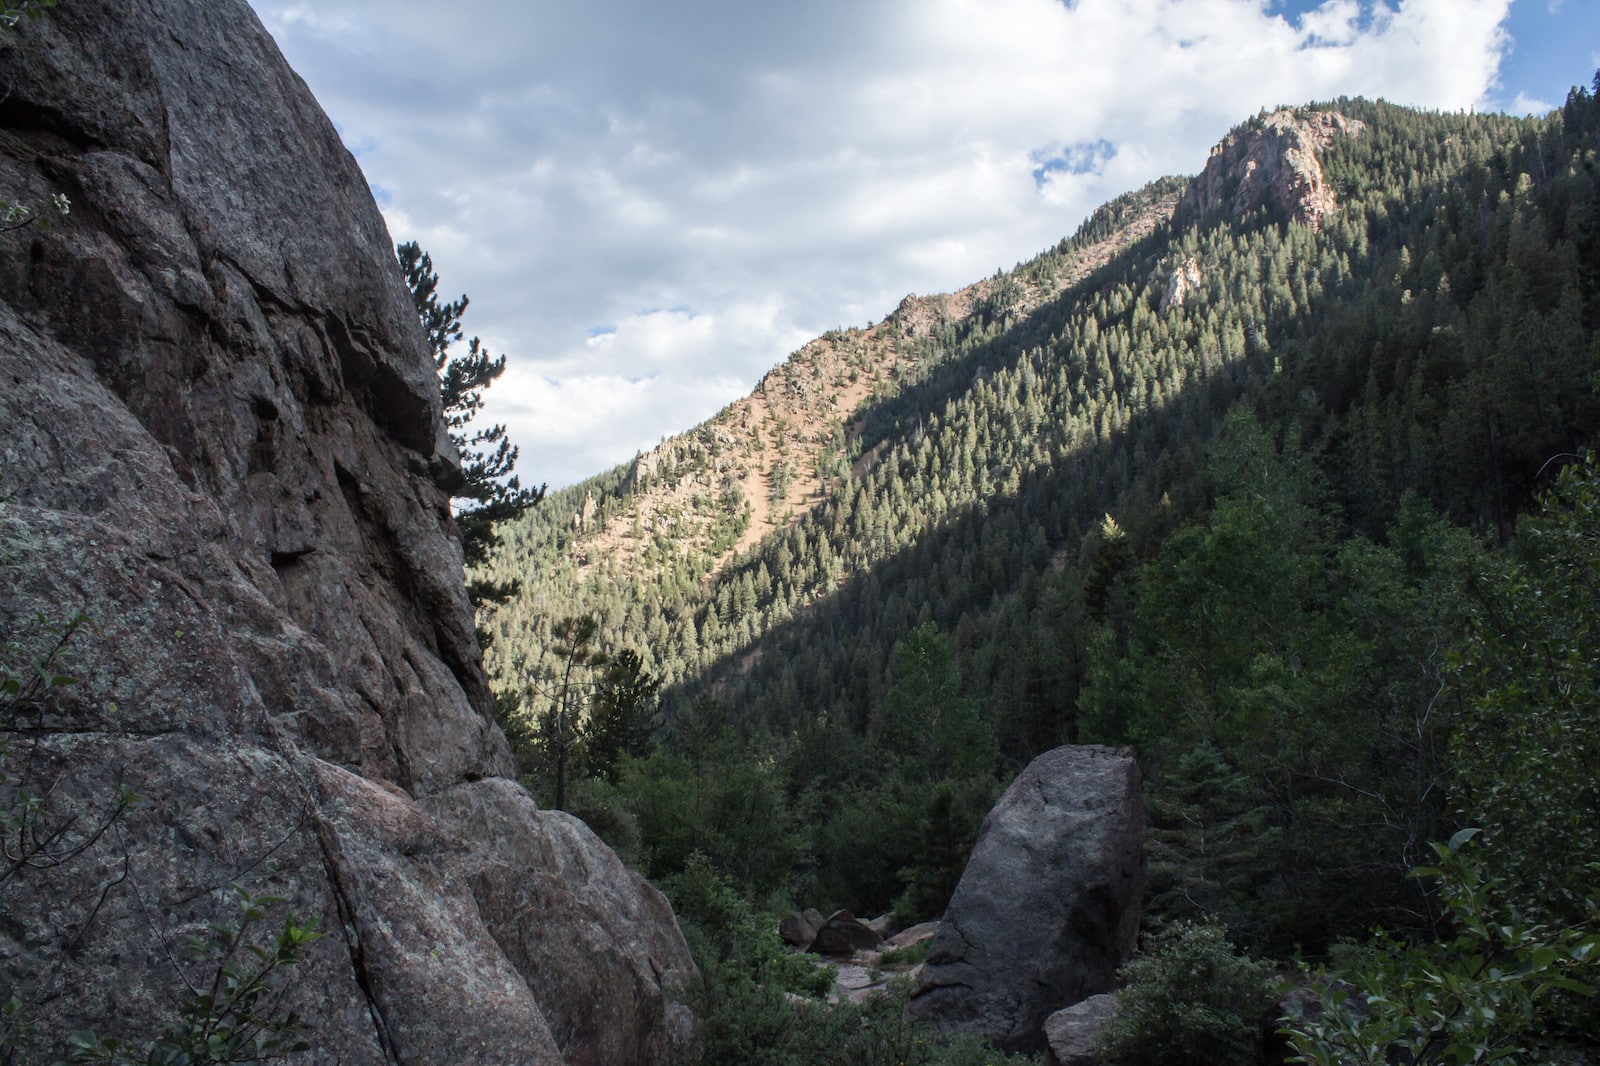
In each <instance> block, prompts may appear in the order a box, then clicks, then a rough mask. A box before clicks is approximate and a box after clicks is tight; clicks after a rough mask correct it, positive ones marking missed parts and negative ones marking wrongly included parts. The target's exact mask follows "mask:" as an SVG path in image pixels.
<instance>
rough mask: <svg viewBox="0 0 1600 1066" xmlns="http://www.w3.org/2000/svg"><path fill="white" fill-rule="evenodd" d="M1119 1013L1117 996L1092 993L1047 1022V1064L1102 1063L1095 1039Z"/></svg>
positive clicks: (1092, 1065)
mask: <svg viewBox="0 0 1600 1066" xmlns="http://www.w3.org/2000/svg"><path fill="white" fill-rule="evenodd" d="M1116 1016H1117V997H1116V995H1115V994H1113V993H1110V992H1105V993H1102V994H1100V995H1098V996H1090V997H1089V998H1088V999H1086V1000H1084V1001H1083V1002H1081V1003H1074V1004H1073V1005H1072V1006H1070V1007H1067V1008H1066V1009H1065V1010H1058V1011H1056V1012H1055V1013H1054V1014H1052V1015H1050V1017H1048V1018H1046V1019H1045V1022H1044V1036H1045V1041H1046V1045H1045V1051H1044V1066H1100V1060H1099V1059H1097V1058H1096V1057H1095V1054H1094V1046H1095V1042H1096V1041H1098V1040H1099V1038H1100V1031H1101V1030H1102V1029H1104V1028H1105V1027H1106V1025H1107V1023H1109V1022H1110V1021H1111V1019H1113V1018H1115V1017H1116Z"/></svg>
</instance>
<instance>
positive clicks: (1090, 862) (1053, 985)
mask: <svg viewBox="0 0 1600 1066" xmlns="http://www.w3.org/2000/svg"><path fill="white" fill-rule="evenodd" d="M1144 875H1145V855H1144V801H1143V797H1142V794H1141V790H1140V779H1139V767H1138V763H1137V762H1136V761H1135V760H1134V757H1133V755H1132V753H1131V752H1130V751H1126V750H1124V751H1118V750H1116V749H1113V748H1106V747H1099V746H1084V747H1063V748H1056V749H1055V750H1053V751H1049V752H1046V753H1045V754H1043V755H1041V756H1039V757H1038V758H1037V759H1035V760H1034V761H1033V762H1032V763H1030V764H1029V765H1028V767H1027V769H1025V770H1023V772H1022V773H1021V774H1020V775H1019V776H1018V777H1017V779H1016V780H1015V781H1014V782H1012V784H1011V787H1010V788H1008V789H1006V792H1005V794H1004V795H1003V796H1001V797H1000V800H999V802H998V803H996V804H995V807H994V809H993V810H991V811H990V812H989V814H988V816H987V817H986V818H985V819H984V821H983V826H982V828H981V829H980V830H979V833H978V841H977V844H976V845H975V846H974V847H973V850H972V858H971V859H970V860H969V861H968V863H967V867H966V869H965V871H963V873H962V875H961V881H960V883H959V884H957V886H956V891H955V894H954V896H953V897H952V898H951V900H950V905H949V907H948V908H947V909H946V911H945V915H944V918H943V920H942V921H941V923H940V927H939V931H938V933H937V934H935V936H934V940H933V944H932V946H931V948H930V949H929V952H928V960H927V962H926V963H924V964H923V967H922V970H921V972H920V974H919V975H918V979H917V984H916V987H915V988H914V989H913V991H912V996H911V1003H910V1011H911V1013H912V1015H913V1016H914V1017H916V1018H918V1019H919V1020H922V1021H924V1022H928V1023H931V1024H933V1025H935V1026H937V1027H939V1028H941V1029H945V1030H964V1031H968V1032H973V1033H976V1034H979V1035H981V1036H983V1037H984V1038H985V1039H988V1040H989V1041H991V1042H992V1043H994V1044H995V1045H996V1046H998V1047H1000V1048H1002V1049H1003V1050H1007V1051H1023V1052H1029V1053H1034V1052H1038V1051H1040V1050H1042V1049H1043V1047H1044V1021H1045V1019H1046V1018H1047V1017H1049V1015H1050V1014H1051V1013H1053V1012H1055V1011H1057V1010H1060V1009H1061V1008H1063V1007H1067V1006H1070V1005H1072V1004H1074V1003H1077V1002H1079V1001H1080V1000H1082V999H1084V998H1086V997H1088V996H1092V995H1095V994H1097V993H1100V992H1107V991H1110V990H1111V988H1112V987H1113V984H1114V981H1115V978H1116V972H1117V968H1118V967H1119V966H1121V965H1122V963H1123V962H1124V961H1126V959H1127V958H1128V956H1129V955H1130V954H1131V953H1132V951H1133V947H1134V941H1135V938H1136V937H1137V934H1138V927H1139V904H1140V900H1141V896H1142V894H1143V891H1144Z"/></svg>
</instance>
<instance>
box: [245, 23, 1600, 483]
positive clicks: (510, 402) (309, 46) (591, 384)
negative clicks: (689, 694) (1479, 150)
mask: <svg viewBox="0 0 1600 1066" xmlns="http://www.w3.org/2000/svg"><path fill="white" fill-rule="evenodd" d="M252 2H254V3H255V5H256V7H257V10H258V11H260V12H261V14H262V16H263V20H264V21H265V22H266V24H267V25H268V27H269V28H270V29H271V30H272V31H273V33H274V34H275V35H276V36H277V37H278V39H279V41H280V43H281V44H282V46H283V48H284V50H285V52H286V54H287V55H288V56H289V58H290V61H291V62H292V63H293V64H294V65H295V66H296V68H297V69H298V70H299V71H300V73H301V74H302V75H303V76H304V77H305V78H306V80H307V82H308V83H309V84H310V85H311V87H312V89H313V91H314V92H316V93H317V95H318V98H319V99H320V100H321V101H322V103H323V105H324V106H325V107H326V108H327V109H328V111H329V112H330V114H331V115H332V116H333V117H334V118H335V119H336V120H337V121H338V123H339V124H340V127H341V130H342V131H343V135H344V137H345V140H346V143H347V144H359V145H360V146H361V147H362V152H361V164H362V167H363V168H364V169H365V170H366V172H367V175H368V178H369V180H370V181H371V182H372V183H373V184H374V185H375V186H381V187H382V188H384V189H385V190H386V191H387V193H388V196H389V200H388V203H387V204H386V205H385V214H386V216H387V218H388V220H389V223H390V226H391V229H392V231H393V233H394V234H395V236H396V237H397V238H399V239H408V238H410V239H416V240H418V241H420V242H421V243H422V244H423V246H424V247H426V248H427V249H428V250H429V251H430V252H431V253H432V254H433V257H434V261H435V264H436V265H437V267H438V269H439V271H440V274H441V276H442V278H443V281H442V284H443V286H444V288H445V289H446V290H447V291H448V292H450V293H454V292H458V291H466V292H467V293H469V294H470V295H471V297H472V307H471V310H470V311H469V312H468V317H467V326H468V329H469V332H478V333H480V334H482V335H483V336H484V338H485V340H486V341H492V343H493V345H494V346H495V347H496V350H503V351H506V352H508V353H510V356H511V369H510V370H508V372H507V374H506V377H505V378H504V379H503V380H502V382H501V383H500V384H498V385H497V386H496V388H494V389H493V390H491V391H490V393H489V404H490V413H491V414H492V415H493V416H495V417H497V418H499V419H500V420H502V421H506V422H507V423H508V424H509V425H510V426H511V429H512V433H513V434H514V436H515V439H516V440H517V442H518V443H519V444H520V445H521V446H522V450H523V458H522V462H521V466H522V467H523V469H524V470H525V471H526V473H525V476H524V479H525V480H536V481H537V480H545V479H549V480H550V481H551V482H552V483H555V484H563V483H567V482H570V481H573V480H576V479H578V478H581V477H583V476H586V475H587V474H590V473H594V472H596V471H598V470H599V469H601V468H603V467H605V466H608V465H610V464H611V463H614V462H617V461H620V460H622V459H625V458H627V457H628V456H630V455H631V454H632V453H633V451H634V450H635V449H636V448H638V447H640V446H642V445H643V444H653V443H654V442H655V441H656V440H657V439H659V437H660V436H661V435H662V434H663V433H668V432H674V431H678V430H682V429H686V428H688V427H689V426H691V425H693V424H694V423H696V422H697V421H699V420H700V419H702V418H705V417H707V416H708V415H710V414H712V413H714V412H715V411H716V410H717V409H718V408H719V407H720V406H722V405H723V404H724V403H726V402H728V401H729V400H730V399H733V398H734V397H736V396H737V395H740V394H741V393H742V392H743V391H745V390H747V389H748V388H749V387H751V385H753V384H754V382H755V381H756V380H757V379H759V378H760V376H761V375H762V374H763V373H764V372H765V371H766V370H767V369H768V368H769V367H771V366H772V365H773V364H774V363H776V362H778V361H779V360H781V359H782V358H783V357H784V356H785V355H786V354H787V353H788V352H789V351H791V350H793V349H794V348H795V347H797V346H798V345H799V344H800V343H802V342H803V341H804V340H806V339H807V338H809V337H810V336H814V335H815V334H817V333H819V332H821V331H822V330H825V329H828V328H831V327H833V326H837V325H860V324H864V323H865V322H867V321H869V320H871V319H875V318H878V317H881V316H882V315H883V314H885V313H887V312H888V311H889V310H891V309H892V308H893V307H894V306H895V304H896V302H898V300H899V298H900V297H901V296H903V295H904V294H905V293H906V292H909V291H916V292H937V291H941V290H947V289H950V288H954V287H958V286H960V285H962V284H965V283H967V282H970V281H973V280H976V279H977V278H980V277H984V276H987V275H988V274H991V273H993V271H994V269H995V268H996V267H999V266H1010V265H1011V264H1012V263H1015V262H1017V261H1019V260H1021V259H1024V258H1027V257H1028V256H1031V255H1032V254H1034V253H1036V252H1037V251H1039V250H1040V249H1042V248H1045V247H1047V246H1049V245H1052V244H1054V243H1055V242H1056V241H1057V240H1059V239H1060V238H1061V237H1063V236H1065V235H1067V234H1068V233H1070V232H1071V231H1072V230H1073V229H1074V228H1075V227H1076V226H1077V224H1078V223H1079V221H1081V219H1082V218H1083V216H1084V215H1085V214H1087V213H1088V212H1089V211H1090V210H1092V209H1093V208H1094V207H1096V206H1097V205H1098V204H1099V203H1101V202H1103V201H1104V200H1106V199H1108V198H1110V197H1111V196H1114V195H1116V194H1117V193H1119V192H1122V191H1124V190H1125V189H1127V188H1129V187H1131V186H1134V185H1137V184H1139V183H1142V182H1144V181H1147V180H1150V179H1152V178H1154V177H1157V176H1159V175H1161V174H1164V173H1183V172H1192V171H1194V170H1197V169H1198V168H1199V167H1200V166H1201V165H1202V164H1203V163H1204V161H1205V157H1206V153H1207V150H1208V149H1209V148H1210V146H1211V145H1212V144H1213V143H1214V142H1215V141H1216V140H1217V139H1218V138H1219V137H1220V136H1221V135H1222V134H1223V133H1225V132H1226V131H1227V130H1228V129H1229V128H1230V127H1231V126H1233V125H1234V124H1236V123H1237V122H1239V121H1241V120H1243V119H1244V118H1246V117H1248V116H1249V115H1252V114H1254V113H1255V112H1256V111H1257V110H1258V109H1259V108H1261V107H1262V106H1264V105H1267V106H1270V105H1274V104H1279V103H1300V102H1304V101H1307V100H1313V99H1327V98H1330V97H1333V96H1336V95H1340V94H1345V93H1348V94H1361V95H1366V96H1383V97H1385V98H1387V99H1390V100H1394V101H1397V102H1402V103H1411V104H1417V105H1421V106H1425V107H1437V108H1450V109H1453V108H1462V107H1482V106H1484V105H1485V104H1486V103H1487V101H1488V100H1489V99H1490V98H1491V93H1492V92H1493V90H1494V88H1495V77H1496V72H1497V70H1498V65H1499V61H1500V58H1501V54H1502V52H1503V50H1504V49H1505V47H1506V43H1507V42H1506V40H1505V38H1504V36H1503V33H1502V31H1501V23H1502V21H1503V19H1504V17H1505V14H1506V10H1507V6H1508V3H1509V0H1398V2H1396V0H1389V2H1381V0H1380V2H1376V3H1375V2H1371V0H1327V2H1325V3H1323V4H1321V5H1320V6H1319V7H1317V8H1315V9H1314V10H1312V11H1311V12H1310V13H1308V14H1307V15H1305V16H1303V17H1302V18H1301V19H1300V20H1299V21H1298V22H1295V21H1293V20H1290V19H1287V18H1284V17H1281V16H1278V15H1274V14H1271V13H1270V11H1269V9H1268V7H1269V6H1268V5H1267V4H1266V3H1265V2H1264V0H1078V2H1077V3H1076V4H1073V5H1067V4H1064V3H1062V2H1061V0H877V2H874V3H861V2H860V0H816V2H814V3H808V4H750V3H747V2H742V0H741V2H734V0H684V2H683V3H680V4H660V3H654V2H646V0H596V2H595V3H592V4H582V5H575V4H557V3H554V2H552V0H540V2H532V3H529V2H525V0H524V2H514V0H458V2H457V3H455V4H453V5H452V6H451V8H450V10H449V12H448V14H447V15H445V14H441V13H440V11H439V9H438V6H437V5H435V4H431V3H423V2H422V0H319V2H318V3H316V4H314V5H313V4H307V3H305V2H304V0H293V2H290V0H252ZM1596 65H1597V66H1600V62H1597V63H1596ZM1036 170H1038V171H1041V174H1040V175H1039V176H1038V177H1036V175H1035V171H1036ZM596 327H613V328H614V330H615V332H614V333H605V334H592V333H591V331H592V330H594V329H595V328H596Z"/></svg>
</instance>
